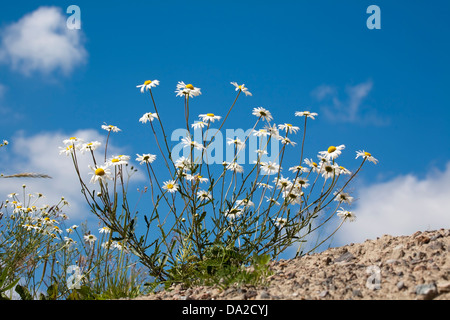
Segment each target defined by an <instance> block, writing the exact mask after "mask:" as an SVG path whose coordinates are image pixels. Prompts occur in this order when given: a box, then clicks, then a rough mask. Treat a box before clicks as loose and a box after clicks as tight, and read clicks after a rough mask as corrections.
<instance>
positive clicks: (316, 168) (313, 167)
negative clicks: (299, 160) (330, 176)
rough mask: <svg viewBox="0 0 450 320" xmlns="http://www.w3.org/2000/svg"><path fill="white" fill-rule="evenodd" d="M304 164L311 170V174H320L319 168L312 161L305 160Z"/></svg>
mask: <svg viewBox="0 0 450 320" xmlns="http://www.w3.org/2000/svg"><path fill="white" fill-rule="evenodd" d="M305 163H306V164H307V165H308V166H309V167H310V168H311V171H313V172H317V173H319V172H320V166H319V165H318V164H317V163H316V162H314V161H313V160H312V159H305Z"/></svg>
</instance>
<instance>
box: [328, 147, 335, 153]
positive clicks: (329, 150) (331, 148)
mask: <svg viewBox="0 0 450 320" xmlns="http://www.w3.org/2000/svg"><path fill="white" fill-rule="evenodd" d="M335 151H336V147H335V146H331V147H329V148H328V153H333V152H335Z"/></svg>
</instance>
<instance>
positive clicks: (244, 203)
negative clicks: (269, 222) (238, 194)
mask: <svg viewBox="0 0 450 320" xmlns="http://www.w3.org/2000/svg"><path fill="white" fill-rule="evenodd" d="M254 205H255V204H254V203H253V202H252V201H251V200H249V199H247V198H246V199H242V200H236V206H238V207H244V208H249V207H253V206H254Z"/></svg>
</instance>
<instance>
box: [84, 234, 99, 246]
mask: <svg viewBox="0 0 450 320" xmlns="http://www.w3.org/2000/svg"><path fill="white" fill-rule="evenodd" d="M83 238H84V241H86V242H89V244H90V245H92V244H93V243H94V242H95V241H96V240H97V237H96V236H94V235H93V234H87V235H85V236H84V237H83Z"/></svg>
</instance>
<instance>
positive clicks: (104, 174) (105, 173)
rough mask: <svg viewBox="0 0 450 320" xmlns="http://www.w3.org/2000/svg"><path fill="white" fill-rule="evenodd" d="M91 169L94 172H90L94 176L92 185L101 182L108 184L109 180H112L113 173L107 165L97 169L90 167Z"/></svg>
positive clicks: (96, 167)
mask: <svg viewBox="0 0 450 320" xmlns="http://www.w3.org/2000/svg"><path fill="white" fill-rule="evenodd" d="M89 168H90V169H91V170H92V172H90V174H92V178H91V183H96V182H97V181H99V180H100V181H103V182H106V180H107V179H110V180H111V179H112V177H111V171H110V170H109V168H108V166H107V165H105V166H95V167H92V166H89Z"/></svg>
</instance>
